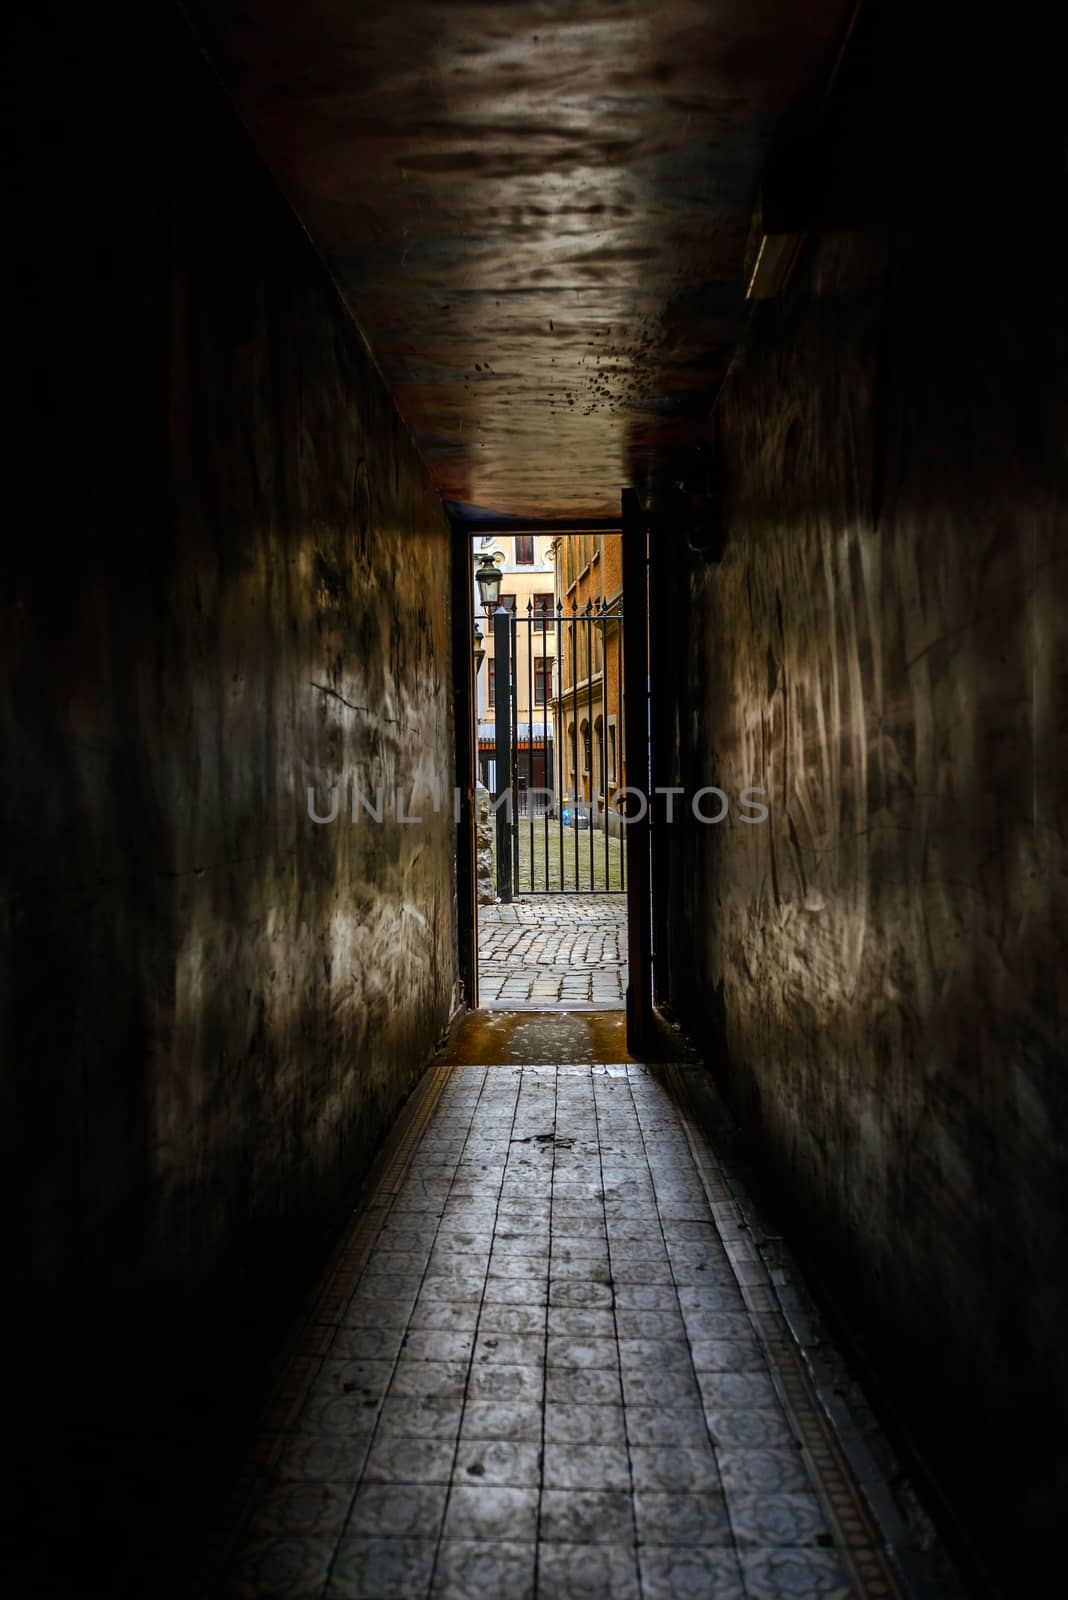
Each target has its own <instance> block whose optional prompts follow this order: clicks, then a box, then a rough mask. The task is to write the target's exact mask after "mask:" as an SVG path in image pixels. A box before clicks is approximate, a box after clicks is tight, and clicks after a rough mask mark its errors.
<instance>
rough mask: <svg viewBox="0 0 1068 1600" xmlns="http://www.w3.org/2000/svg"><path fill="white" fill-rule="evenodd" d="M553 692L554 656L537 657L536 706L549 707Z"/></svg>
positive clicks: (535, 673)
mask: <svg viewBox="0 0 1068 1600" xmlns="http://www.w3.org/2000/svg"><path fill="white" fill-rule="evenodd" d="M552 692H553V658H552V656H535V658H534V704H535V705H536V706H544V705H548V703H549V700H550V698H551V696H552Z"/></svg>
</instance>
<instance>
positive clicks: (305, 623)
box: [2, 7, 455, 1593]
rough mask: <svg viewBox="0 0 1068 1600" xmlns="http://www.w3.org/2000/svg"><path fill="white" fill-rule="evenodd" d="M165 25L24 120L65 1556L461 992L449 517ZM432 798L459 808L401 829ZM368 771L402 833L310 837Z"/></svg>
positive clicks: (15, 966) (22, 980)
mask: <svg viewBox="0 0 1068 1600" xmlns="http://www.w3.org/2000/svg"><path fill="white" fill-rule="evenodd" d="M145 11H146V16H144V17H142V19H141V22H140V23H139V24H138V26H137V28H136V30H134V31H132V32H131V31H129V30H130V28H132V24H130V22H129V19H128V18H125V17H124V18H123V26H124V33H123V36H122V38H121V39H120V38H119V37H117V36H116V37H115V38H111V37H109V35H108V30H107V26H106V24H105V23H104V22H103V21H101V19H99V18H97V17H94V18H92V19H91V20H90V19H84V20H85V26H84V27H81V26H79V22H78V19H77V18H76V17H73V16H71V15H65V16H64V19H63V21H64V26H63V28H62V29H57V30H56V31H55V32H54V33H53V34H52V35H51V37H50V39H49V55H48V60H49V62H50V71H51V78H50V81H49V86H48V89H47V91H45V90H44V89H43V88H42V89H41V95H42V98H41V101H40V102H39V103H38V104H36V105H35V106H34V108H33V114H32V118H31V120H30V121H29V122H28V123H27V124H25V125H24V132H25V133H26V141H25V154H26V160H27V163H28V166H27V172H28V174H29V175H30V177H31V181H32V187H33V189H34V193H35V197H36V201H37V205H36V208H35V212H34V214H33V216H32V218H30V219H27V227H26V242H27V243H28V244H29V245H30V247H31V249H32V252H33V277H32V280H31V282H30V284H29V286H28V298H27V299H26V300H24V301H23V302H22V303H21V305H20V307H19V316H20V317H21V318H23V319H24V320H25V322H26V325H27V326H28V327H29V328H30V329H31V330H32V333H33V339H34V351H33V375H32V388H31V390H30V391H29V398H28V401H27V404H28V405H29V407H30V408H31V409H32V418H33V424H34V442H35V443H36V444H37V445H38V446H39V447H40V450H39V453H38V454H37V455H36V456H35V457H31V458H24V460H23V463H22V470H23V471H24V473H25V485H26V487H28V488H30V489H32V496H31V497H30V506H29V516H28V518H27V519H25V520H22V521H20V522H19V523H18V525H17V526H16V527H15V528H14V529H13V530H12V535H11V540H10V543H9V544H8V547H7V552H6V559H5V570H6V571H7V574H8V576H7V581H6V584H5V597H4V598H5V608H6V620H5V624H4V629H3V654H4V683H5V692H4V708H3V718H4V737H5V742H6V746H7V749H8V751H9V754H10V755H11V756H12V757H13V759H12V760H11V762H10V765H9V769H8V777H7V780H6V784H5V796H4V799H5V808H6V821H5V834H6V838H7V841H8V844H9V846H10V849H11V858H10V859H11V865H10V877H9V883H8V887H7V889H6V892H5V915H4V936H5V945H6V952H5V960H4V967H3V971H4V974H5V976H4V989H3V1052H2V1053H3V1059H4V1073H5V1083H6V1098H7V1103H6V1107H5V1112H6V1117H7V1124H6V1125H7V1127H8V1130H9V1131H10V1132H12V1133H13V1134H14V1136H15V1138H16V1140H17V1142H18V1150H17V1152H15V1155H16V1159H17V1158H18V1157H19V1156H24V1157H26V1159H25V1160H22V1161H19V1162H18V1166H17V1170H18V1172H19V1174H20V1182H21V1194H20V1198H19V1201H18V1207H19V1209H18V1213H17V1214H18V1217H19V1225H20V1229H21V1230H22V1231H21V1236H20V1239H19V1241H18V1246H19V1254H20V1255H21V1256H22V1257H23V1260H22V1265H23V1267H24V1268H25V1276H24V1279H23V1280H22V1286H21V1287H20V1289H19V1292H18V1294H17V1295H15V1296H14V1297H13V1299H12V1300H9V1308H10V1310H11V1311H13V1312H15V1313H16V1314H17V1315H18V1317H19V1318H20V1319H21V1320H22V1321H23V1323H24V1328H25V1332H26V1349H27V1352H29V1351H30V1350H31V1349H32V1352H33V1355H34V1358H35V1359H34V1364H33V1366H32V1367H31V1370H32V1371H35V1372H44V1373H47V1374H48V1375H49V1376H48V1381H46V1382H42V1384H41V1385H40V1388H39V1392H36V1393H35V1394H34V1398H33V1407H34V1412H35V1414H34V1417H33V1418H32V1419H31V1420H32V1421H33V1422H34V1424H35V1429H36V1434H37V1442H38V1445H39V1447H40V1448H41V1449H42V1450H43V1452H44V1455H45V1457H46V1459H45V1460H44V1461H43V1463H40V1464H41V1469H42V1481H43V1482H45V1483H46V1486H47V1487H46V1492H47V1493H48V1494H49V1495H50V1496H51V1498H52V1502H53V1504H52V1510H53V1511H55V1512H57V1515H56V1517H55V1523H56V1529H57V1536H61V1535H62V1534H64V1533H65V1534H66V1535H67V1536H68V1537H69V1538H70V1539H71V1540H72V1542H74V1543H76V1542H77V1540H78V1538H79V1537H82V1536H84V1535H85V1533H86V1525H87V1524H90V1525H91V1527H90V1530H89V1531H90V1535H91V1536H92V1537H95V1538H96V1539H98V1540H99V1542H100V1543H101V1544H103V1545H107V1544H108V1543H109V1542H111V1543H112V1544H113V1546H114V1549H113V1553H115V1554H121V1549H122V1547H123V1546H125V1548H126V1549H127V1551H128V1550H129V1549H130V1546H131V1537H136V1534H137V1531H138V1529H137V1525H138V1512H137V1505H136V1500H134V1501H131V1499H130V1498H129V1493H130V1489H131V1483H132V1482H141V1483H144V1482H146V1481H148V1480H150V1479H151V1478H152V1477H153V1476H154V1474H156V1473H157V1472H158V1471H160V1470H162V1469H163V1468H164V1467H165V1465H166V1464H165V1463H164V1461H163V1460H162V1458H163V1457H164V1456H166V1455H167V1454H168V1453H169V1452H173V1449H174V1440H175V1430H178V1431H184V1432H187V1433H188V1434H189V1435H190V1436H191V1434H192V1432H193V1431H194V1430H193V1424H192V1421H191V1420H190V1421H188V1427H187V1419H192V1418H195V1417H196V1416H197V1412H196V1405H197V1403H198V1402H199V1403H201V1404H202V1405H203V1406H204V1407H205V1409H206V1410H210V1408H211V1407H214V1406H215V1405H216V1404H219V1403H220V1402H221V1403H223V1404H224V1405H225V1395H223V1396H220V1393H219V1385H220V1383H222V1384H223V1385H225V1384H226V1383H227V1382H230V1383H232V1382H235V1381H239V1380H236V1379H235V1372H234V1368H233V1366H232V1365H228V1364H227V1357H229V1356H232V1355H234V1353H235V1351H236V1352H237V1354H238V1356H239V1358H240V1362H241V1364H242V1365H246V1366H251V1365H252V1364H253V1363H254V1360H255V1357H256V1355H257V1353H258V1350H259V1348H260V1345H261V1343H262V1337H263V1335H264V1332H265V1329H266V1328H267V1326H268V1324H269V1321H270V1318H271V1316H272V1315H273V1313H274V1310H275V1307H276V1305H277V1304H278V1303H280V1302H282V1301H284V1299H285V1297H286V1296H287V1295H288V1294H291V1293H292V1291H293V1290H294V1288H295V1287H297V1288H299V1286H300V1284H301V1283H302V1282H303V1281H305V1279H306V1278H307V1276H308V1274H309V1273H310V1272H311V1271H312V1270H314V1268H315V1266H316V1265H317V1264H318V1262H319V1261H320V1260H321V1258H322V1254H323V1252H324V1250H325V1249H326V1248H327V1247H328V1244H329V1241H330V1238H331V1233H330V1228H331V1225H332V1224H333V1223H334V1222H336V1220H337V1218H338V1216H339V1214H340V1213H342V1212H343V1211H344V1209H345V1208H346V1206H347V1205H348V1204H349V1203H350V1202H351V1200H352V1197H353V1193H354V1190H355V1187H356V1185H357V1184H358V1182H359V1179H360V1176H361V1173H362V1172H363V1171H364V1170H365V1168H366V1165H367V1163H368V1160H369V1158H370V1157H371V1155H372V1153H373V1152H374V1150H375V1147H376V1144H377V1143H378V1141H379V1140H380V1138H381V1136H382V1133H383V1130H384V1129H385V1127H386V1125H387V1124H388V1123H389V1121H390V1119H391V1118H392V1117H393V1115H394V1114H395V1112H396V1110H397V1108H398V1106H399V1104H400V1103H401V1101H402V1099H403V1098H404V1096H405V1095H406V1094H407V1093H408V1092H409V1091H410V1090H411V1089H412V1087H413V1086H414V1084H415V1083H416V1081H417V1079H418V1076H419V1073H420V1070H421V1068H422V1066H423V1065H424V1064H425V1062H426V1060H427V1058H428V1054H429V1052H430V1051H431V1050H432V1049H433V1046H434V1044H435V1040H436V1039H437V1037H438V1036H439V1034H440V1033H441V1031H442V1029H443V1027H444V1026H445V1025H446V1024H447V1022H448V1019H449V1016H450V1010H451V1007H452V1003H453V997H454V979H455V971H454V916H455V913H454V885H453V841H454V832H453V822H452V816H451V803H450V801H451V785H452V776H451V767H452V760H453V757H452V730H451V700H450V692H449V677H448V660H449V655H448V645H449V618H448V615H447V606H448V594H449V580H448V559H449V535H448V529H447V524H446V522H445V520H444V517H443V514H442V511H441V507H440V503H439V500H438V498H437V496H436V495H435V493H434V492H433V491H432V489H431V485H430V482H429V480H428V477H427V475H426V472H425V470H424V467H423V464H422V461H421V459H420V457H419V455H418V454H417V452H416V450H415V448H414V446H413V444H412V442H411V440H410V438H409V436H408V434H407V432H406V431H405V428H404V426H403V424H402V422H401V420H400V419H399V417H398V414H397V412H396V411H395V409H394V407H393V405H392V403H391V401H390V399H389V397H388V394H387V392H386V390H385V387H384V385H383V382H382V380H381V378H380V376H379V374H378V372H377V370H376V369H375V367H374V366H373V364H372V361H371V359H370V358H369V355H368V351H367V349H366V347H365V346H364V344H363V342H362V339H361V336H360V334H359V332H358V331H357V329H356V328H355V327H354V326H353V325H352V323H351V321H350V320H349V318H348V317H347V316H346V314H345V313H344V312H343V310H342V308H341V306H340V303H339V300H338V297H337V295H336V293H335V291H334V288H333V286H332V284H331V282H330V281H329V279H328V277H327V275H326V273H325V271H324V269H323V268H322V266H321V264H320V262H319V260H318V259H317V257H316V255H315V254H314V252H313V249H312V248H311V246H310V244H309V242H308V240H307V238H306V236H305V235H304V233H303V232H302V230H301V228H300V226H299V225H298V223H297V222H296V220H295V219H294V218H293V216H292V215H291V214H290V213H289V212H288V211H287V210H286V208H285V207H284V206H283V204H282V203H281V201H280V200H279V198H278V196H277V194H276V193H275V191H274V189H273V187H272V185H271V183H270V182H269V181H268V179H267V178H266V177H265V175H264V173H263V171H262V170H261V168H260V166H259V164H258V162H257V160H256V159H255V157H254V155H253V154H252V152H251V148H250V146H249V145H248V143H247V142H246V139H245V137H244V134H243V132H242V130H241V128H240V126H239V125H238V123H237V121H236V119H235V118H234V117H233V115H232V114H231V113H230V111H229V109H228V107H227V106H226V104H225V103H224V101H223V99H222V97H221V95H220V94H219V93H218V92H217V90H216V86H215V84H214V81H213V80H212V78H211V76H210V74H209V73H208V71H207V69H206V68H205V67H204V65H203V63H202V62H201V60H200V59H199V57H198V55H197V53H196V52H195V50H194V49H193V48H192V46H191V45H190V44H189V42H188V40H187V39H186V37H185V33H184V30H183V28H182V27H181V25H180V24H179V23H178V21H177V19H176V18H172V17H170V15H169V10H168V8H151V7H150V8H145ZM153 14H154V20H152V21H150V20H149V17H150V16H152V15H153ZM27 59H28V60H31V61H32V60H33V59H34V58H33V57H27ZM41 59H44V58H41ZM38 87H40V86H38ZM31 467H32V470H31ZM17 470H18V469H17ZM431 776H435V777H437V778H438V779H439V780H440V781H441V783H442V784H443V787H444V792H445V798H444V804H443V807H442V809H441V811H440V813H439V814H437V815H434V813H433V811H432V810H428V809H427V807H426V805H418V804H417V805H416V806H415V807H414V809H415V810H416V811H417V812H419V813H420V814H422V816H423V819H424V820H423V825H422V826H405V825H402V824H400V823H398V822H397V821H396V820H395V816H394V810H393V802H392V796H393V792H394V790H395V789H396V788H397V787H401V788H402V789H403V790H404V792H405V798H406V800H410V798H411V791H412V785H413V783H414V782H415V781H416V780H418V779H422V778H429V777H431ZM353 781H355V782H356V783H358V784H360V786H361V787H362V788H363V790H364V791H365V792H366V793H368V794H372V793H373V791H374V790H375V789H376V788H377V787H378V785H382V786H384V788H385V791H386V794H387V796H388V797H389V798H388V801H387V806H386V821H385V823H384V824H383V825H382V826H376V825H374V824H372V823H371V822H370V821H368V820H367V818H366V817H364V818H363V819H362V820H361V821H360V822H359V824H358V825H356V826H353V825H352V824H351V823H349V822H348V821H347V820H346V816H345V801H344V800H342V814H341V817H340V819H339V820H338V821H337V822H336V823H334V824H333V825H332V826H316V825H315V824H314V823H313V822H312V821H310V820H309V816H308V812H307V790H308V788H309V786H312V785H314V786H315V787H316V793H317V804H318V806H319V807H320V808H321V809H324V810H325V809H326V808H327V806H328V804H329V793H328V791H329V788H330V785H331V784H332V783H336V782H341V783H350V782H353ZM425 798H426V794H425V791H424V793H423V799H424V800H425ZM9 1170H10V1167H9ZM190 1406H192V1407H193V1409H192V1410H189V1409H188V1408H189V1407H190ZM216 1420H218V1419H217V1418H216V1417H214V1416H213V1425H214V1422H215V1421H216ZM200 1422H201V1423H203V1417H201V1418H200ZM72 1430H73V1431H74V1432H78V1431H79V1430H87V1432H86V1433H85V1437H87V1438H92V1439H93V1440H94V1443H93V1445H92V1448H91V1449H90V1450H89V1451H88V1457H89V1470H88V1476H89V1478H91V1479H95V1480H96V1482H97V1485H98V1487H99V1491H100V1492H99V1497H98V1498H97V1499H94V1498H92V1497H90V1498H89V1499H87V1498H86V1495H87V1492H88V1491H87V1486H86V1483H85V1481H83V1480H82V1479H81V1478H79V1476H78V1473H77V1472H76V1471H73V1470H72V1465H71V1460H70V1456H69V1450H70V1437H71V1433H72ZM123 1433H129V1434H130V1435H131V1437H136V1438H137V1439H138V1445H137V1447H136V1448H134V1447H132V1446H131V1447H130V1449H129V1450H126V1452H125V1456H126V1458H125V1460H120V1459H118V1458H119V1457H121V1456H122V1455H123V1451H122V1450H119V1449H117V1448H116V1449H112V1448H111V1447H110V1446H111V1444H112V1443H113V1442H114V1439H115V1437H116V1436H117V1435H122V1434H123ZM146 1433H147V1435H148V1442H147V1444H146V1442H145V1439H144V1437H143V1435H144V1434H146ZM193 1447H194V1448H195V1449H197V1450H198V1451H199V1452H200V1455H201V1459H200V1464H199V1467H198V1469H197V1471H198V1472H200V1473H204V1472H205V1471H210V1467H211V1460H210V1457H211V1455H212V1453H213V1452H208V1453H207V1454H208V1457H209V1459H204V1437H203V1434H201V1436H200V1438H199V1440H198V1441H194V1442H193ZM59 1463H62V1471H61V1472H57V1465H58V1464H59ZM116 1469H117V1470H118V1474H119V1476H118V1478H117V1479H116V1480H112V1478H111V1473H112V1471H113V1470H116ZM57 1476H58V1477H59V1479H60V1481H59V1482H58V1483H57V1482H56V1478H57ZM30 1477H32V1473H31V1474H30ZM72 1479H73V1481H72ZM38 1487H40V1484H38ZM90 1505H91V1506H92V1508H93V1509H92V1513H91V1514H90V1513H89V1512H88V1511H87V1507H88V1506H90ZM79 1509H80V1510H81V1512H82V1514H83V1518H84V1520H83V1521H79V1519H78V1516H77V1513H78V1511H79ZM68 1514H69V1516H70V1517H71V1518H73V1520H66V1522H65V1518H66V1517H67V1516H68ZM94 1517H102V1522H99V1521H98V1522H95V1523H94ZM64 1524H65V1525H64ZM76 1530H77V1531H76ZM39 1553H40V1552H39V1551H37V1552H35V1555H39ZM83 1554H84V1547H83ZM143 1577H144V1574H143V1573H142V1578H143ZM155 1582H156V1576H155V1575H154V1576H153V1578H152V1583H153V1584H155ZM60 1590H61V1592H65V1593H66V1592H74V1591H73V1590H63V1589H62V1586H60ZM78 1592H89V1591H88V1590H78ZM92 1592H96V1591H95V1590H94V1591H92Z"/></svg>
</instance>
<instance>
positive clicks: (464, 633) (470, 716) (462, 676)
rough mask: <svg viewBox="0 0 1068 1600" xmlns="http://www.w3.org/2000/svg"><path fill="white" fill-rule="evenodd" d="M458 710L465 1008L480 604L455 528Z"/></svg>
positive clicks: (471, 924) (474, 955) (470, 944)
mask: <svg viewBox="0 0 1068 1600" xmlns="http://www.w3.org/2000/svg"><path fill="white" fill-rule="evenodd" d="M451 543H452V572H451V579H452V581H451V585H450V588H451V601H452V604H451V607H450V612H451V621H452V706H453V728H454V734H455V739H454V743H455V750H456V786H457V789H458V791H459V797H460V804H459V808H458V810H459V815H458V817H457V819H456V955H457V966H458V968H459V978H460V982H461V983H462V984H463V986H464V1003H465V1005H467V1006H468V1007H469V1008H470V1009H471V1010H474V1009H475V1007H476V1006H477V1005H478V933H477V925H476V922H475V917H476V914H477V911H476V904H475V775H476V772H477V759H478V749H477V743H476V732H475V655H474V638H475V601H474V575H473V569H472V565H471V534H470V532H469V530H468V529H466V528H462V527H459V526H458V525H457V524H456V523H453V525H452V541H451Z"/></svg>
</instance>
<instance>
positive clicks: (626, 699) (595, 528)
mask: <svg viewBox="0 0 1068 1600" xmlns="http://www.w3.org/2000/svg"><path fill="white" fill-rule="evenodd" d="M620 512H621V514H620V516H619V517H569V518H564V517H556V518H540V519H537V518H509V517H495V518H493V519H482V520H480V521H477V522H476V521H470V522H468V521H460V520H455V521H453V522H452V525H451V526H452V584H451V600H452V605H451V616H452V679H453V719H454V726H455V743H456V779H457V784H458V787H459V792H460V806H459V817H458V820H457V825H456V912H457V917H456V920H457V929H456V934H457V959H458V965H459V976H460V979H461V981H462V983H463V986H464V997H465V1000H466V1003H467V1005H468V1006H469V1007H471V1008H472V1009H474V1008H475V1007H477V1005H478V936H477V924H476V917H477V909H476V894H475V790H474V774H475V771H476V760H477V745H476V731H475V670H474V653H473V641H474V629H475V616H474V573H473V567H472V560H471V554H472V546H471V540H472V538H473V537H474V535H475V534H478V533H491V532H492V533H587V532H599V533H621V534H622V558H623V559H622V566H623V614H624V616H625V617H627V618H628V619H629V625H628V626H627V627H626V628H624V631H623V738H624V749H625V754H626V764H627V782H628V786H629V787H630V788H632V789H634V790H635V791H636V792H637V793H640V794H641V796H643V797H644V802H645V803H644V805H641V806H640V807H639V806H638V804H636V803H628V808H627V809H628V813H629V816H630V820H629V821H628V823H627V827H626V833H625V838H624V849H625V851H626V864H627V1002H626V1004H627V1049H628V1050H629V1051H630V1052H631V1054H640V1053H641V1051H642V1050H643V1049H644V1048H645V1047H647V1045H648V1043H649V1038H650V1031H651V1025H652V1016H653V967H652V914H651V900H650V895H651V881H652V873H651V866H650V832H651V828H650V824H651V815H650V805H651V801H652V794H651V789H650V771H651V768H650V726H649V706H650V699H649V690H650V679H649V621H648V619H649V518H648V515H647V514H646V512H645V510H644V508H643V507H642V504H641V501H640V500H639V498H638V495H637V493H636V492H635V491H634V490H633V489H624V490H623V491H622V502H621V507H620ZM637 793H636V794H635V797H634V800H635V802H636V801H637Z"/></svg>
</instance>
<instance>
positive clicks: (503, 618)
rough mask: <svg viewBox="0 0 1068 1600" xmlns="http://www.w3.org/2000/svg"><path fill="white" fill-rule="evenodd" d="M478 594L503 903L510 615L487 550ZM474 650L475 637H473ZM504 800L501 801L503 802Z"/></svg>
mask: <svg viewBox="0 0 1068 1600" xmlns="http://www.w3.org/2000/svg"><path fill="white" fill-rule="evenodd" d="M475 582H476V584H477V585H478V593H479V598H480V599H481V601H482V606H483V609H484V610H485V613H486V618H487V620H489V621H492V623H493V704H494V723H495V726H494V737H493V745H494V767H495V774H496V776H495V784H494V795H493V800H494V806H495V816H496V826H497V896H498V899H499V900H500V901H501V904H502V905H510V904H511V900H512V838H511V834H512V819H511V816H510V815H509V812H510V810H511V805H512V798H511V797H512V715H511V705H510V696H511V684H512V671H511V656H512V618H511V615H510V613H509V612H508V611H507V609H506V608H505V607H504V606H502V605H500V604H499V603H498V602H499V601H500V598H501V569H500V565H499V563H498V562H496V561H494V559H493V557H492V556H491V555H490V553H489V551H488V550H487V551H486V552H485V553H484V554H483V556H482V560H481V564H480V565H479V567H478V568H477V569H476V572H475ZM475 643H476V650H477V647H478V640H477V638H476V641H475ZM502 801H503V804H502Z"/></svg>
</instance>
